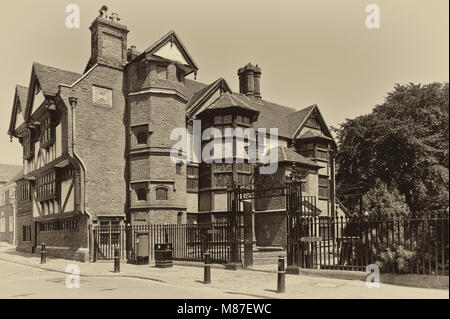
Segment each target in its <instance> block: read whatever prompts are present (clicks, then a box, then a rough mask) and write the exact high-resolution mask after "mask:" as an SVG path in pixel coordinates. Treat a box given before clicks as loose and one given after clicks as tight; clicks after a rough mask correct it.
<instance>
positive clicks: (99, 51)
mask: <svg viewBox="0 0 450 319" xmlns="http://www.w3.org/2000/svg"><path fill="white" fill-rule="evenodd" d="M107 12H108V7H107V6H105V5H104V6H102V7H101V8H100V10H99V13H100V14H99V16H98V17H97V18H96V19H95V20H94V21H93V22H92V24H91V26H90V27H89V29H90V30H91V58H90V59H89V63H88V65H87V66H86V70H88V69H90V68H91V67H92V66H93V65H94V64H95V63H98V62H103V63H106V64H109V65H112V66H116V67H122V66H123V65H124V64H125V63H126V62H127V55H128V52H127V34H128V29H127V27H126V26H125V25H122V24H120V23H119V21H120V17H119V15H118V14H117V13H111V14H110V15H109V16H108V14H107Z"/></svg>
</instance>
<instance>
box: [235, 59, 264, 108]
mask: <svg viewBox="0 0 450 319" xmlns="http://www.w3.org/2000/svg"><path fill="white" fill-rule="evenodd" d="M238 76H239V93H241V94H245V95H246V96H248V97H254V98H255V99H259V100H260V99H261V85H260V83H261V68H260V67H258V65H256V66H253V65H252V64H251V63H249V64H247V65H246V66H244V67H242V68H239V70H238Z"/></svg>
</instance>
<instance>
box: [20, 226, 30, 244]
mask: <svg viewBox="0 0 450 319" xmlns="http://www.w3.org/2000/svg"><path fill="white" fill-rule="evenodd" d="M22 241H31V226H26V225H24V226H22Z"/></svg>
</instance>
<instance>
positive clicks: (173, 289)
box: [0, 260, 251, 299]
mask: <svg viewBox="0 0 450 319" xmlns="http://www.w3.org/2000/svg"><path fill="white" fill-rule="evenodd" d="M66 277H67V275H66V274H63V273H58V272H53V271H48V270H43V269H39V268H35V267H29V266H24V265H19V264H15V263H10V262H6V261H2V260H0V298H2V299H3V298H4V299H11V298H12V299H15V298H56V299H60V298H64V299H79V298H88V299H91V298H106V299H114V298H136V299H138V298H158V299H195V298H205V296H206V295H207V296H208V298H211V299H228V298H251V296H239V295H235V294H226V293H220V292H218V291H217V290H214V289H210V288H208V287H205V288H192V287H190V288H186V287H182V286H174V285H170V284H166V283H162V282H156V281H151V280H145V279H135V278H120V277H118V278H112V277H107V278H105V277H83V276H81V277H80V288H67V287H66Z"/></svg>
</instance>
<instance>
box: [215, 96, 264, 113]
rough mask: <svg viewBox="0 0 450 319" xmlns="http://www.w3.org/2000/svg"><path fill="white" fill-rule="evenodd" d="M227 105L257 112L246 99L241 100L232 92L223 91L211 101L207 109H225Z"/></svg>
mask: <svg viewBox="0 0 450 319" xmlns="http://www.w3.org/2000/svg"><path fill="white" fill-rule="evenodd" d="M229 107H239V108H242V109H244V110H248V111H252V112H258V111H256V110H255V109H254V108H253V107H252V106H250V104H249V103H246V101H242V100H240V99H238V98H237V97H236V96H235V95H234V94H231V93H230V92H225V93H224V94H222V95H221V96H220V97H219V98H217V99H216V100H215V101H214V102H212V103H211V104H210V105H209V106H208V107H207V109H226V108H229Z"/></svg>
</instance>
